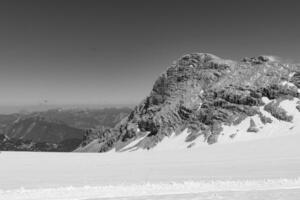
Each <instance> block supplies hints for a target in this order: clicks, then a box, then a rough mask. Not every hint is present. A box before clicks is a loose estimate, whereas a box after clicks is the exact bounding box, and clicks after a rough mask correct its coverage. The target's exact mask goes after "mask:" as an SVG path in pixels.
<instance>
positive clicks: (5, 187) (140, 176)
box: [0, 98, 300, 200]
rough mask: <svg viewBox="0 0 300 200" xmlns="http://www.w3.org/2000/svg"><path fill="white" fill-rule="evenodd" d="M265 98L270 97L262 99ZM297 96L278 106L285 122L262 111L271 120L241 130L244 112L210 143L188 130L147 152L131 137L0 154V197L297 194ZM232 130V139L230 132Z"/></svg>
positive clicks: (58, 199) (66, 199) (67, 199)
mask: <svg viewBox="0 0 300 200" xmlns="http://www.w3.org/2000/svg"><path fill="white" fill-rule="evenodd" d="M264 101H266V103H267V102H268V101H270V100H269V99H264ZM298 101H299V100H298V99H296V98H294V99H293V100H284V101H282V102H281V103H280V106H281V107H282V108H284V109H285V110H286V111H287V112H288V114H289V115H292V116H293V121H292V122H283V121H279V120H277V119H276V118H274V117H272V116H271V115H270V114H269V113H267V112H265V111H263V110H261V111H262V112H264V114H265V115H266V116H268V117H270V118H272V120H273V122H272V123H271V124H260V121H259V118H258V117H257V116H253V117H252V119H253V120H254V121H255V123H256V125H257V127H259V131H258V132H257V133H249V132H247V131H246V130H247V128H248V127H249V123H250V122H249V121H250V118H249V119H248V118H247V119H245V120H244V121H243V122H242V123H240V124H239V125H237V126H228V127H225V126H224V127H223V128H224V131H223V134H222V135H221V136H220V138H219V141H218V143H217V144H214V145H208V144H206V143H204V142H203V139H204V138H201V137H199V138H197V140H196V141H193V142H195V144H194V145H193V146H192V148H187V146H188V145H189V144H188V143H186V142H185V137H186V136H187V134H188V131H187V130H186V131H184V132H183V133H182V134H179V135H172V136H170V137H169V138H166V139H164V140H163V141H162V142H161V143H159V144H158V145H157V147H155V148H154V149H152V150H149V151H147V150H140V149H138V150H134V148H132V147H134V146H135V145H136V144H137V142H138V141H135V142H133V143H131V144H129V145H128V146H126V147H124V148H130V149H132V150H131V151H125V152H115V151H110V152H108V153H103V154H99V153H38V152H2V153H1V154H0V200H83V199H84V200H87V199H90V200H92V199H93V200H96V199H247V200H248V199H295V200H296V199H299V198H300V148H299V143H300V112H299V111H298V110H297V109H296V105H298ZM233 133H235V134H236V135H235V137H234V138H231V137H229V136H230V135H231V134H233Z"/></svg>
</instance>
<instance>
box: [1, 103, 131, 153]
mask: <svg viewBox="0 0 300 200" xmlns="http://www.w3.org/2000/svg"><path fill="white" fill-rule="evenodd" d="M130 111H131V109H130V108H105V109H84V110H82V109H67V110H64V109H51V110H47V111H43V112H33V113H29V114H10V115H0V135H1V137H0V150H20V151H21V150H24V151H73V150H74V149H75V148H76V147H78V145H79V144H81V143H82V141H83V140H84V138H85V134H86V132H87V131H88V130H89V131H91V130H93V132H95V133H97V132H98V130H103V129H105V128H111V127H114V126H115V125H116V124H117V123H119V122H120V120H121V119H122V118H124V117H125V116H126V115H128V114H129V112H130Z"/></svg>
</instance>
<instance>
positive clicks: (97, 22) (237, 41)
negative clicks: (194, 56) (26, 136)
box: [0, 0, 300, 105]
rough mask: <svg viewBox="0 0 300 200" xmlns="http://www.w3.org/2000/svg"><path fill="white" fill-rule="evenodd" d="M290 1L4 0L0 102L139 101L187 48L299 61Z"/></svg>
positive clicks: (299, 33) (294, 7)
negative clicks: (278, 57)
mask: <svg viewBox="0 0 300 200" xmlns="http://www.w3.org/2000/svg"><path fill="white" fill-rule="evenodd" d="M298 2H299V1H298ZM298 2H297V1H287V0H285V1H278V0H276V1H262V0H260V1H254V0H252V1H242V0H238V1H230V0H226V1H222V0H219V1H216V0H209V1H201V0H197V1H192V0H191V1H183V0H181V1H176V0H172V1H167V0H165V1H155V0H151V1H150V0H147V1H146V0H136V1H131V0H126V1H123V0H119V1H115V0H106V1H105V0H101V1H100V0H99V1H89V0H82V1H75V0H72V1H71V0H70V1H67V0H65V1H55V0H51V1H47V0H39V1H30V0H26V1H21V0H20V1H14V0H9V1H8V0H7V1H5V0H3V1H1V2H0V92H1V98H0V105H21V104H38V103H41V102H43V101H44V100H47V101H48V103H50V104H89V103H91V104H108V103H109V104H127V103H132V104H134V103H138V102H140V101H141V100H142V99H143V98H144V97H145V96H146V95H148V94H149V92H150V90H151V88H152V85H153V83H154V81H155V80H156V78H157V76H158V75H159V74H161V73H162V72H163V71H164V70H165V69H166V68H167V67H168V66H169V65H170V64H171V63H172V61H173V60H176V59H177V58H178V57H180V56H181V55H183V54H186V53H191V52H209V53H213V54H215V55H218V56H220V57H224V58H230V59H241V58H243V57H245V56H248V57H250V56H256V55H260V54H268V55H270V54H271V55H277V56H281V57H283V58H286V59H292V60H300V54H299V52H300V25H299V19H300V14H299V11H300V3H298Z"/></svg>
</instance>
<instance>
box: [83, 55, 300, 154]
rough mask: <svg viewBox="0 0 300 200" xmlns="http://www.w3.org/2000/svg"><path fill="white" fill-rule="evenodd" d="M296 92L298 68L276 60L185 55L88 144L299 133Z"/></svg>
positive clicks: (188, 142) (132, 146)
mask: <svg viewBox="0 0 300 200" xmlns="http://www.w3.org/2000/svg"><path fill="white" fill-rule="evenodd" d="M299 88H300V67H299V66H297V65H295V64H285V63H281V62H280V59H278V58H277V57H273V56H258V57H253V58H244V59H242V60H241V61H239V62H238V61H233V60H227V59H222V58H219V57H217V56H215V55H212V54H207V53H193V54H188V55H184V56H182V57H181V58H180V59H179V60H178V61H176V62H174V63H173V64H172V66H171V67H169V68H168V69H167V71H166V72H165V73H163V74H162V75H161V76H160V77H159V78H158V79H157V80H156V81H155V83H154V86H153V89H152V91H151V93H150V95H149V96H148V97H146V98H145V99H144V100H143V101H142V102H141V103H140V104H139V105H137V106H136V107H135V109H134V110H133V111H132V112H131V113H130V115H129V116H128V117H126V118H125V119H123V120H122V121H121V123H119V124H118V125H117V126H116V127H115V128H114V129H111V130H107V131H105V132H103V133H102V134H100V135H99V138H98V139H97V142H95V141H92V142H91V143H90V144H88V145H87V146H89V145H92V144H93V145H98V147H97V148H95V147H93V148H92V149H93V150H95V149H97V151H99V152H106V151H109V150H111V149H115V150H116V151H126V150H136V149H151V148H154V149H155V148H156V147H159V146H160V143H162V141H163V140H165V139H168V140H170V139H171V138H173V139H174V140H179V139H178V138H180V140H182V141H181V143H180V144H181V145H183V146H184V147H186V148H187V147H194V146H197V145H198V144H200V143H208V144H214V143H217V142H219V141H220V142H221V141H223V140H235V139H238V138H240V139H241V138H247V136H248V135H250V136H251V135H252V136H254V137H259V136H260V135H265V134H274V135H276V134H278V131H280V132H284V133H286V132H295V133H296V132H297V131H298V132H300V129H299V127H296V126H297V125H298V126H299V123H298V124H297V122H296V121H297V120H299V119H300V115H299V114H300V112H299V111H300V101H299V97H300V93H299V92H300V90H299ZM298 122H300V121H298ZM282 127H285V128H286V130H285V129H284V130H283V129H281V128H282ZM275 128H276V129H275ZM278 128H280V129H279V130H278ZM174 145H175V144H174ZM84 148H85V147H84V146H82V147H80V148H79V151H80V150H83V149H84Z"/></svg>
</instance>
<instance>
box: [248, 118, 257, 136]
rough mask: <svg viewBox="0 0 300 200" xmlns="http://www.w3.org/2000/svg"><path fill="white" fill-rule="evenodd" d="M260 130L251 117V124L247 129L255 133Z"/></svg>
mask: <svg viewBox="0 0 300 200" xmlns="http://www.w3.org/2000/svg"><path fill="white" fill-rule="evenodd" d="M258 131H259V129H258V128H257V127H256V124H255V122H254V120H253V119H252V118H251V119H250V126H249V128H248V129H247V132H254V133H256V132H258Z"/></svg>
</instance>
